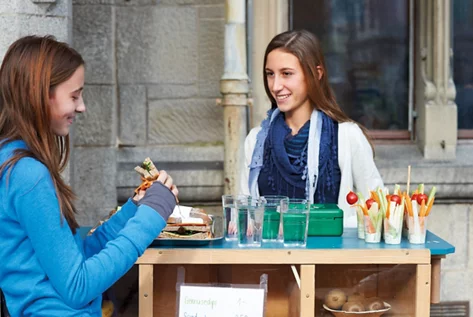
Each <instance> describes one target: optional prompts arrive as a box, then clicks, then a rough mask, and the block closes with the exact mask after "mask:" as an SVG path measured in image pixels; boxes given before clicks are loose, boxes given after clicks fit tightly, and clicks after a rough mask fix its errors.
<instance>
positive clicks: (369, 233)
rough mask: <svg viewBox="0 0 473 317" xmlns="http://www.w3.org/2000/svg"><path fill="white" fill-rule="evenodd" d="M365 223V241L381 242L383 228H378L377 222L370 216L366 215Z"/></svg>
mask: <svg viewBox="0 0 473 317" xmlns="http://www.w3.org/2000/svg"><path fill="white" fill-rule="evenodd" d="M364 219H365V221H364V223H365V242H367V243H379V242H381V228H379V230H378V228H377V226H376V224H375V223H372V221H371V219H370V217H369V216H364Z"/></svg>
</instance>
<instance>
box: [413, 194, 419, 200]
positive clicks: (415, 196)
mask: <svg viewBox="0 0 473 317" xmlns="http://www.w3.org/2000/svg"><path fill="white" fill-rule="evenodd" d="M417 196H419V194H413V195H412V197H411V201H414V200H415V201H417Z"/></svg>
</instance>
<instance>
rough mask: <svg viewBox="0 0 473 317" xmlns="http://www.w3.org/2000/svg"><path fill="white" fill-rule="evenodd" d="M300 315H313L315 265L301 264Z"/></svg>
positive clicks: (307, 316)
mask: <svg viewBox="0 0 473 317" xmlns="http://www.w3.org/2000/svg"><path fill="white" fill-rule="evenodd" d="M300 305H301V310H300V311H301V316H303V317H311V316H314V315H315V265H301V297H300Z"/></svg>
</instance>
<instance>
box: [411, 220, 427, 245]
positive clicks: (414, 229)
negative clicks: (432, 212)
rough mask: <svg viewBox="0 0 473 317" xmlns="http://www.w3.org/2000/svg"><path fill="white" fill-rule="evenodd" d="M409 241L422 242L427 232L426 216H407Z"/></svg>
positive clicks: (413, 242)
mask: <svg viewBox="0 0 473 317" xmlns="http://www.w3.org/2000/svg"><path fill="white" fill-rule="evenodd" d="M408 223H409V232H408V237H409V242H410V243H412V244H424V243H425V235H426V233H427V217H411V216H409V221H408Z"/></svg>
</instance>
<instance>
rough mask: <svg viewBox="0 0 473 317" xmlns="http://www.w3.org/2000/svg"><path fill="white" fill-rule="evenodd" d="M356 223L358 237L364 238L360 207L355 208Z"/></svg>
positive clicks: (363, 224)
mask: <svg viewBox="0 0 473 317" xmlns="http://www.w3.org/2000/svg"><path fill="white" fill-rule="evenodd" d="M356 225H357V228H358V239H362V240H365V218H364V215H363V211H362V210H361V208H357V209H356Z"/></svg>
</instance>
